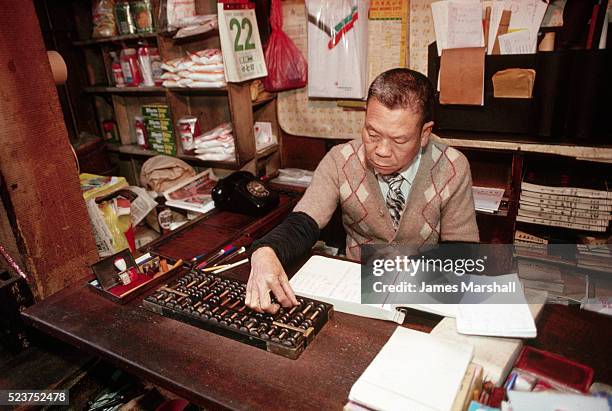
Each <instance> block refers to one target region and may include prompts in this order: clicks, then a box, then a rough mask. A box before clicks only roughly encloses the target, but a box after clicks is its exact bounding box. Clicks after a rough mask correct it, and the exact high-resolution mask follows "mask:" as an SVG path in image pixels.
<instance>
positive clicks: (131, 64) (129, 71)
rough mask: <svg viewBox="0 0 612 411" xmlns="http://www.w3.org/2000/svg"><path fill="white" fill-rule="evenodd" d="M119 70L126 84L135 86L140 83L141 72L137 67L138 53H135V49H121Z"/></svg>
mask: <svg viewBox="0 0 612 411" xmlns="http://www.w3.org/2000/svg"><path fill="white" fill-rule="evenodd" d="M121 71H122V73H123V78H124V79H125V84H126V85H127V86H129V87H137V86H139V85H140V83H142V74H141V73H140V68H139V67H138V54H137V53H136V49H123V50H121Z"/></svg>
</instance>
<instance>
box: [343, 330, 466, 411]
mask: <svg viewBox="0 0 612 411" xmlns="http://www.w3.org/2000/svg"><path fill="white" fill-rule="evenodd" d="M472 354H473V348H472V347H471V346H470V345H468V344H457V342H453V341H447V340H445V339H441V338H437V337H434V336H432V335H430V334H427V333H422V332H419V331H415V330H411V329H407V328H402V327H398V328H397V329H396V330H395V332H394V333H393V335H392V336H391V338H390V339H389V341H388V342H387V343H386V344H385V345H384V347H383V348H382V350H381V351H380V352H379V353H378V355H377V356H376V358H374V360H373V361H372V363H371V364H370V365H369V366H368V368H366V370H365V371H364V373H363V374H362V375H361V377H359V379H358V380H357V382H355V384H354V385H353V387H352V388H351V392H350V394H349V400H351V401H355V402H357V403H359V404H361V405H365V406H367V407H369V408H372V409H385V410H396V409H397V410H399V409H409V410H450V409H451V407H452V405H453V402H454V400H455V396H456V395H457V392H458V391H459V387H460V385H461V381H462V380H463V377H464V375H465V372H466V370H467V367H468V365H469V363H470V360H471V358H472Z"/></svg>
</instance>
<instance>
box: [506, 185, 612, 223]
mask: <svg viewBox="0 0 612 411" xmlns="http://www.w3.org/2000/svg"><path fill="white" fill-rule="evenodd" d="M519 204H520V205H519V212H518V216H517V221H522V222H526V223H532V224H540V225H546V226H554V227H564V228H573V229H577V230H585V231H599V232H605V231H606V230H607V229H608V225H609V224H610V220H612V192H610V191H603V190H592V189H586V188H575V187H554V186H545V185H538V184H531V183H526V182H523V183H522V184H521V197H520V201H519Z"/></svg>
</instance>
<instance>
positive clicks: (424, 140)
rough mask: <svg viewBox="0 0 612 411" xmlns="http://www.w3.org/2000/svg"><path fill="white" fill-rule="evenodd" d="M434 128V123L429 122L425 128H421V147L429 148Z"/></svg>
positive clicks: (424, 125)
mask: <svg viewBox="0 0 612 411" xmlns="http://www.w3.org/2000/svg"><path fill="white" fill-rule="evenodd" d="M433 126H434V122H433V121H428V122H427V123H425V124H423V128H421V147H427V144H428V143H429V136H431V131H432V130H433Z"/></svg>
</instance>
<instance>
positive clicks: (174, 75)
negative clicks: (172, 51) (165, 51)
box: [162, 49, 226, 88]
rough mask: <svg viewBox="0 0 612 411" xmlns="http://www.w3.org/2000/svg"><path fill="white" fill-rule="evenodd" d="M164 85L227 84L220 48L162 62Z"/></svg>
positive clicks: (208, 85)
mask: <svg viewBox="0 0 612 411" xmlns="http://www.w3.org/2000/svg"><path fill="white" fill-rule="evenodd" d="M162 69H163V70H164V73H163V74H162V79H163V80H164V82H163V83H162V85H163V86H164V87H191V88H222V87H225V86H226V82H225V70H224V68H223V55H222V54H221V50H219V49H206V50H200V51H197V52H195V53H189V52H188V53H187V57H183V58H176V59H172V60H168V61H166V62H164V63H163V64H162Z"/></svg>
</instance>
